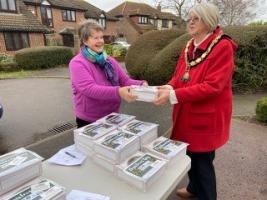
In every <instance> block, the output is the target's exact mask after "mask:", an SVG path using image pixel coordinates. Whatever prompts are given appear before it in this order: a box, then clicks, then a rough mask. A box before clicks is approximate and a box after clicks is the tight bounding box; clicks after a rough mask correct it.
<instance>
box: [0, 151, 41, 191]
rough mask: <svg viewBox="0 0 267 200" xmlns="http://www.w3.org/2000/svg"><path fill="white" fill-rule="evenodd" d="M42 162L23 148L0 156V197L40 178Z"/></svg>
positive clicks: (38, 157) (37, 156)
mask: <svg viewBox="0 0 267 200" xmlns="http://www.w3.org/2000/svg"><path fill="white" fill-rule="evenodd" d="M42 160H43V158H42V157H41V156H39V155H37V154H36V153H34V152H32V151H29V150H26V149H24V148H20V149H17V150H15V151H12V152H10V153H7V154H5V155H2V156H0V195H2V194H4V193H6V192H8V191H10V190H12V189H14V188H16V187H18V186H20V185H22V184H24V183H26V182H27V181H29V180H32V179H34V178H36V177H38V176H40V175H41V174H42Z"/></svg>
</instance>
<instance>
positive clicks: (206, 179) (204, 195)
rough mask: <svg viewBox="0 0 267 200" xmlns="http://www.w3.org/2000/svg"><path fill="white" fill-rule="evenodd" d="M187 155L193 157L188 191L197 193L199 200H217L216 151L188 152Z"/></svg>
mask: <svg viewBox="0 0 267 200" xmlns="http://www.w3.org/2000/svg"><path fill="white" fill-rule="evenodd" d="M187 155H188V156H189V157H190V158H191V169H190V170H189V172H188V176H189V184H188V186H187V191H188V192H190V193H192V194H195V195H196V196H197V197H198V199H199V200H216V199H217V191H216V175H215V169H214V166H213V160H214V158H215V151H211V152H204V153H193V152H187Z"/></svg>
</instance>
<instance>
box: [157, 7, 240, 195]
mask: <svg viewBox="0 0 267 200" xmlns="http://www.w3.org/2000/svg"><path fill="white" fill-rule="evenodd" d="M218 18H219V11H218V9H217V7H216V6H214V5H213V4H210V3H201V4H198V5H197V6H195V7H194V8H193V9H191V11H190V12H189V18H188V21H187V22H188V24H187V28H188V33H189V34H190V35H191V36H192V39H191V40H190V41H188V43H187V45H186V47H185V49H184V50H183V51H182V53H181V55H180V58H179V60H178V63H177V67H176V71H175V73H174V75H173V77H172V79H171V80H170V81H169V83H168V85H164V86H160V87H159V93H158V98H157V99H156V100H155V102H154V103H155V104H156V105H162V104H165V103H167V102H168V101H170V102H171V103H172V104H174V108H173V130H172V135H171V138H172V139H173V140H180V141H183V142H187V143H189V146H188V152H187V154H188V155H189V156H190V158H191V169H190V171H189V173H188V175H189V184H188V186H187V188H182V189H178V190H177V195H179V196H181V197H184V198H187V197H192V196H197V197H198V199H199V200H215V199H216V198H217V192H216V176H215V170H214V166H213V160H214V158H215V150H216V149H218V148H219V147H221V146H222V145H224V144H225V143H226V142H227V140H228V139H229V129H230V123H231V114H232V75H233V71H234V52H235V51H236V48H237V46H236V45H235V43H234V42H233V41H232V40H231V38H230V37H229V36H226V35H224V34H223V32H222V30H221V29H220V27H219V26H218Z"/></svg>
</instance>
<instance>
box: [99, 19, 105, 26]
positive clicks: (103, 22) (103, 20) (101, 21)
mask: <svg viewBox="0 0 267 200" xmlns="http://www.w3.org/2000/svg"><path fill="white" fill-rule="evenodd" d="M99 24H100V25H101V26H102V27H103V28H106V19H105V18H100V19H99Z"/></svg>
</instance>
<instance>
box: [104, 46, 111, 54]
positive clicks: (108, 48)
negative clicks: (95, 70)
mask: <svg viewBox="0 0 267 200" xmlns="http://www.w3.org/2000/svg"><path fill="white" fill-rule="evenodd" d="M104 49H105V51H106V52H107V54H108V55H110V56H112V45H111V44H105V46H104Z"/></svg>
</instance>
